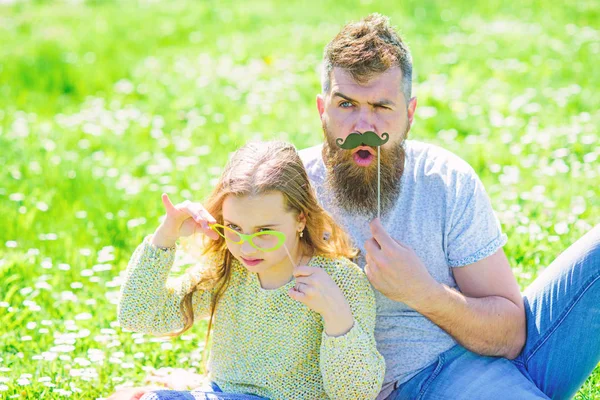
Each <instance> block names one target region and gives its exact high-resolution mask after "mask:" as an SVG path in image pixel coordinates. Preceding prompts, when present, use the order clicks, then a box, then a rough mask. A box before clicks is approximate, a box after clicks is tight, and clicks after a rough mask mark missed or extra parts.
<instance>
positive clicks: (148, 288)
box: [117, 235, 215, 335]
mask: <svg viewBox="0 0 600 400" xmlns="http://www.w3.org/2000/svg"><path fill="white" fill-rule="evenodd" d="M151 240H152V235H149V236H147V237H146V238H145V239H144V241H143V242H142V243H141V244H140V245H139V246H138V247H137V249H136V250H135V252H134V253H133V256H132V257H131V259H130V260H129V264H128V265H127V271H126V277H125V281H124V282H123V285H122V286H121V296H120V299H119V304H118V311H117V313H118V319H119V323H120V325H121V327H122V328H125V329H129V330H132V331H136V332H143V333H150V334H153V335H163V334H166V333H170V332H175V331H178V330H180V329H182V328H183V326H184V316H183V313H182V312H181V302H182V300H183V297H184V296H185V295H186V294H187V293H188V292H189V291H190V290H191V289H192V288H193V287H194V286H195V285H196V284H197V283H198V282H199V280H200V276H201V274H200V270H199V269H196V270H195V271H194V270H190V271H191V272H189V271H188V273H186V274H184V275H182V276H180V277H178V278H171V279H169V272H170V270H171V267H172V266H173V262H174V260H175V252H176V249H175V247H172V248H168V249H161V248H158V247H155V246H153V245H152V243H151ZM210 261H211V262H214V261H215V260H210ZM207 262H208V260H207ZM207 266H208V265H207ZM211 298H212V291H211V290H210V289H209V288H208V287H206V288H204V287H197V288H196V290H195V292H194V295H193V296H192V308H193V310H194V319H197V318H203V317H205V316H207V315H208V314H209V311H210V302H211Z"/></svg>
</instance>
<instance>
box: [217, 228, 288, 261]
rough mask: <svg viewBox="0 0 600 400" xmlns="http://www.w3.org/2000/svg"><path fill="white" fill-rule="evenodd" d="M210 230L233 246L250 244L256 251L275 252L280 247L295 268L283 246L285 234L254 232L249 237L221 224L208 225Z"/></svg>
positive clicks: (278, 232)
mask: <svg viewBox="0 0 600 400" xmlns="http://www.w3.org/2000/svg"><path fill="white" fill-rule="evenodd" d="M210 229H212V230H213V231H215V232H217V233H218V234H219V235H220V236H221V237H222V238H223V239H225V240H229V241H230V242H233V243H235V244H242V243H244V242H248V243H250V246H252V247H254V248H255V249H256V250H258V251H265V252H270V251H275V250H277V249H278V248H280V247H281V246H283V247H284V249H285V252H286V253H287V256H288V257H289V259H290V261H291V262H292V265H293V266H296V265H295V263H294V260H293V259H292V255H291V254H290V251H289V250H288V248H287V246H286V245H285V239H286V236H285V233H283V232H280V231H271V230H269V231H261V232H256V233H253V234H251V235H246V234H244V233H241V232H238V231H236V230H235V229H232V228H230V227H228V226H224V225H221V224H210Z"/></svg>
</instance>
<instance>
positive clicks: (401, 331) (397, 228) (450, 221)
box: [301, 14, 600, 399]
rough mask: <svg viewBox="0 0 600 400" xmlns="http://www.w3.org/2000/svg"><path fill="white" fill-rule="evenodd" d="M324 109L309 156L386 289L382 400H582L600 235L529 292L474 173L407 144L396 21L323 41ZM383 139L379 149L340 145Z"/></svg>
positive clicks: (598, 322)
mask: <svg viewBox="0 0 600 400" xmlns="http://www.w3.org/2000/svg"><path fill="white" fill-rule="evenodd" d="M323 61H324V62H323V79H322V93H321V94H319V95H318V96H317V108H318V111H319V115H320V118H321V122H322V125H323V131H324V133H325V142H324V144H323V145H322V146H321V145H320V146H316V147H313V148H310V149H305V150H303V151H302V152H301V157H302V158H303V161H304V163H305V165H306V167H307V170H308V173H309V177H310V178H311V181H312V182H313V184H314V186H315V188H316V190H317V195H318V197H319V200H320V201H321V203H322V204H323V205H324V206H325V208H326V209H327V210H328V211H329V212H330V213H331V214H332V215H333V216H334V218H335V219H336V221H338V222H339V223H340V224H341V225H343V226H344V227H345V228H346V229H347V231H348V232H349V233H350V234H351V235H352V236H353V238H354V240H355V244H356V245H357V246H358V247H359V248H360V249H361V254H362V256H361V257H362V258H361V259H360V260H359V265H360V266H361V267H364V270H365V273H366V275H367V277H368V278H369V280H370V281H371V283H372V285H373V287H374V288H375V289H376V296H377V313H378V317H377V318H378V319H377V328H376V339H377V342H378V349H379V351H380V352H381V353H382V354H383V356H384V357H385V358H386V364H387V371H386V377H385V383H384V387H383V389H382V392H381V393H380V395H379V398H380V399H415V398H425V399H442V398H443V399H463V398H464V399H546V398H549V397H550V398H568V397H570V396H572V395H573V394H574V393H575V392H576V391H577V390H578V388H579V387H580V386H581V384H582V383H583V382H584V381H585V379H586V378H587V376H588V375H589V374H590V373H591V371H592V370H593V369H594V367H595V366H596V365H597V364H598V362H599V361H600V226H597V227H596V228H595V229H593V230H592V231H591V232H590V233H588V234H587V235H585V236H584V237H583V238H582V239H580V240H579V241H578V242H577V243H575V244H574V245H573V246H571V247H570V248H569V249H568V250H567V251H566V252H564V253H563V254H562V255H561V256H560V257H559V258H558V259H557V260H556V261H555V262H554V263H553V264H552V265H550V266H549V267H548V268H547V269H546V271H545V272H544V273H543V274H542V275H541V276H540V277H539V278H538V279H537V280H536V281H535V282H534V283H533V284H532V285H531V287H529V288H528V289H527V290H526V291H525V293H524V294H523V295H521V293H520V291H519V287H518V285H517V282H516V280H515V278H514V275H513V274H512V271H511V268H510V265H509V263H508V261H507V258H506V256H505V254H504V252H503V250H502V246H503V245H504V244H505V243H506V240H507V239H506V236H505V235H504V234H502V232H501V229H500V225H499V223H498V220H497V218H496V217H495V215H494V213H493V210H492V207H491V204H490V201H489V198H488V196H487V194H486V193H485V190H484V188H483V186H482V184H481V182H480V180H479V178H478V177H477V175H476V174H475V172H474V171H473V169H472V168H471V167H470V166H469V165H468V164H466V163H465V162H464V161H462V160H461V159H459V158H458V157H457V156H455V155H453V154H451V153H449V152H447V151H445V150H443V149H441V148H439V147H436V146H433V145H428V144H424V143H419V142H416V141H407V140H406V139H407V137H408V133H409V130H410V126H411V123H412V121H413V117H414V113H415V109H416V106H417V99H416V98H415V97H412V96H411V76H412V60H411V56H410V52H409V50H408V48H407V46H406V45H405V44H404V43H403V42H402V40H401V38H400V37H399V36H398V34H397V33H396V32H395V31H394V29H393V28H391V27H390V25H389V22H388V19H387V18H386V17H383V16H381V15H377V14H374V15H371V16H368V17H366V18H365V19H363V20H362V21H359V22H357V23H352V24H348V25H346V26H345V27H344V28H343V29H342V30H341V32H340V33H339V34H338V35H337V36H336V37H335V38H334V39H333V40H332V41H331V42H330V43H329V44H328V45H327V47H326V49H325V53H324V60H323ZM366 131H373V132H375V133H377V134H378V135H379V136H381V135H382V133H384V132H387V133H388V134H389V136H390V138H389V140H388V142H387V143H386V144H384V145H383V146H382V147H381V149H380V150H381V156H380V157H381V220H379V219H378V218H374V217H375V216H376V215H377V193H378V191H377V159H376V157H377V152H376V150H374V149H373V148H371V147H369V146H360V147H358V148H356V149H354V150H343V149H341V148H338V147H337V145H336V139H338V138H342V139H345V138H346V137H347V136H348V135H349V134H351V133H361V134H362V133H364V132H366Z"/></svg>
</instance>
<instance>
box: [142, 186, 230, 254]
mask: <svg viewBox="0 0 600 400" xmlns="http://www.w3.org/2000/svg"><path fill="white" fill-rule="evenodd" d="M162 202H163V204H164V206H165V211H166V216H165V219H164V221H163V222H162V224H161V225H160V226H159V227H158V229H157V230H156V232H155V233H154V236H153V238H152V243H153V244H154V245H156V246H159V247H171V246H173V245H174V244H175V241H176V240H177V239H179V238H180V237H185V236H190V235H192V234H194V233H195V232H197V231H199V232H202V233H204V234H205V235H206V236H208V237H210V238H211V239H215V240H216V239H218V238H219V235H218V234H217V232H215V231H213V230H212V229H210V228H209V226H208V224H209V223H216V222H217V221H216V220H215V219H214V217H213V216H212V215H210V213H209V212H208V211H206V209H205V208H204V207H203V206H202V204H200V203H192V202H191V201H189V200H186V201H184V202H183V203H179V204H177V205H173V203H171V200H170V199H169V196H168V195H167V194H166V193H163V194H162Z"/></svg>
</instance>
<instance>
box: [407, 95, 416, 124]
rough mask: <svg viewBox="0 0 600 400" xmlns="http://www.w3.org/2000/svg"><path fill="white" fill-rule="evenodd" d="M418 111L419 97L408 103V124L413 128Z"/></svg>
mask: <svg viewBox="0 0 600 400" xmlns="http://www.w3.org/2000/svg"><path fill="white" fill-rule="evenodd" d="M416 109H417V96H415V97H413V98H412V99H410V101H409V102H408V109H407V114H408V123H409V125H410V126H412V124H413V119H414V117H415V110H416Z"/></svg>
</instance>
